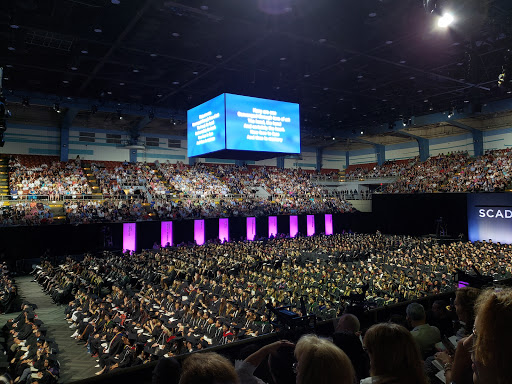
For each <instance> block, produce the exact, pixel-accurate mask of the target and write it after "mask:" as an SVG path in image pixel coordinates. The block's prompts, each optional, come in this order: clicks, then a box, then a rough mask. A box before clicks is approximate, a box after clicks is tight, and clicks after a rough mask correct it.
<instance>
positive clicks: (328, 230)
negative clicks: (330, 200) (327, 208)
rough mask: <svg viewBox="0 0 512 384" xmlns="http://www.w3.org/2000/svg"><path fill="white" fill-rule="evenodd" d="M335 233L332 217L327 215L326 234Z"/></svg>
mask: <svg viewBox="0 0 512 384" xmlns="http://www.w3.org/2000/svg"><path fill="white" fill-rule="evenodd" d="M333 233H334V231H333V230H332V215H331V214H330V213H328V214H326V215H325V234H326V235H332V234H333Z"/></svg>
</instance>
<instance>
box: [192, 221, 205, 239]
mask: <svg viewBox="0 0 512 384" xmlns="http://www.w3.org/2000/svg"><path fill="white" fill-rule="evenodd" d="M194 240H195V242H196V244H197V245H203V244H204V220H194Z"/></svg>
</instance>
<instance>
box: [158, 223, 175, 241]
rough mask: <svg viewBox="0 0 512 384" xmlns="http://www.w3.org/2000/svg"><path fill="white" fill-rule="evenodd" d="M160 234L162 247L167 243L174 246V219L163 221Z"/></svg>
mask: <svg viewBox="0 0 512 384" xmlns="http://www.w3.org/2000/svg"><path fill="white" fill-rule="evenodd" d="M160 236H161V237H160V239H161V240H160V244H161V245H162V247H165V246H166V245H167V243H169V244H170V245H171V246H172V221H162V223H161V227H160Z"/></svg>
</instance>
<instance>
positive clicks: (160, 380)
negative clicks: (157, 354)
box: [151, 357, 181, 384]
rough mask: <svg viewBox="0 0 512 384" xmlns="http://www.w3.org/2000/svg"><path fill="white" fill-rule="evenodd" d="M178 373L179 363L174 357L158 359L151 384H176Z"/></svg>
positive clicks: (178, 377)
mask: <svg viewBox="0 0 512 384" xmlns="http://www.w3.org/2000/svg"><path fill="white" fill-rule="evenodd" d="M180 372H181V366H180V363H179V362H178V360H176V359H175V358H174V357H166V358H163V359H160V360H158V363H157V365H156V366H155V369H154V370H153V376H152V378H151V382H152V384H178V383H179V382H180Z"/></svg>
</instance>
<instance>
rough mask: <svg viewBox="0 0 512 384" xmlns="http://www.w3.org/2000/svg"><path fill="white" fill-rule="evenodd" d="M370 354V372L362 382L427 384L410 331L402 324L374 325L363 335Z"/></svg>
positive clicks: (364, 383) (372, 383)
mask: <svg viewBox="0 0 512 384" xmlns="http://www.w3.org/2000/svg"><path fill="white" fill-rule="evenodd" d="M364 345H365V348H366V350H367V352H368V355H369V356H370V374H371V377H368V378H366V379H364V380H361V384H388V383H389V384H391V383H393V384H411V383H414V384H427V383H428V380H427V378H426V376H425V374H424V373H423V364H422V361H421V355H420V351H419V349H418V346H417V344H416V342H415V341H414V339H413V338H412V335H411V333H410V332H409V331H408V330H407V329H406V328H404V327H402V326H401V325H397V324H392V323H381V324H375V325H373V326H372V327H371V328H370V329H369V330H368V331H367V332H366V335H365V336H364Z"/></svg>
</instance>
